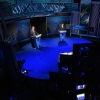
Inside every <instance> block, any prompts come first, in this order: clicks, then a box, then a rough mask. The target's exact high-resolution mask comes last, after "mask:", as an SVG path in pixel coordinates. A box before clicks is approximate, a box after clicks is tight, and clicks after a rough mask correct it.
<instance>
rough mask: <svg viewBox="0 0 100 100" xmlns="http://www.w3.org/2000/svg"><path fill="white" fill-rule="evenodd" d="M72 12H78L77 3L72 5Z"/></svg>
mask: <svg viewBox="0 0 100 100" xmlns="http://www.w3.org/2000/svg"><path fill="white" fill-rule="evenodd" d="M71 10H72V12H74V11H75V12H76V11H79V8H78V3H72V9H71Z"/></svg>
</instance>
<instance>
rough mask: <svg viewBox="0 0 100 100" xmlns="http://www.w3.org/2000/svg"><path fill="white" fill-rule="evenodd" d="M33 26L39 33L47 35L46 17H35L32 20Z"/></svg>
mask: <svg viewBox="0 0 100 100" xmlns="http://www.w3.org/2000/svg"><path fill="white" fill-rule="evenodd" d="M30 24H31V26H35V29H36V31H37V32H38V33H40V34H43V35H45V34H46V17H34V18H31V19H30Z"/></svg>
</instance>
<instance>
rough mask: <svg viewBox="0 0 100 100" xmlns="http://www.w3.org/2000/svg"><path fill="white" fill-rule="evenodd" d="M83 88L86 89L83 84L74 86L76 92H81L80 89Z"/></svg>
mask: <svg viewBox="0 0 100 100" xmlns="http://www.w3.org/2000/svg"><path fill="white" fill-rule="evenodd" d="M85 88H86V85H85V84H80V85H76V90H81V89H85Z"/></svg>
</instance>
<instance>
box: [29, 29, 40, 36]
mask: <svg viewBox="0 0 100 100" xmlns="http://www.w3.org/2000/svg"><path fill="white" fill-rule="evenodd" d="M34 32H35V33H34ZM35 35H38V33H37V32H36V31H32V30H30V36H34V37H35Z"/></svg>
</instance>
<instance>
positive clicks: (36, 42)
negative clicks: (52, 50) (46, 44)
mask: <svg viewBox="0 0 100 100" xmlns="http://www.w3.org/2000/svg"><path fill="white" fill-rule="evenodd" d="M30 35H31V40H32V46H33V45H34V46H33V47H34V48H36V49H39V47H40V38H41V37H37V36H38V35H39V33H37V32H36V30H35V27H34V26H32V28H31V31H30ZM33 40H34V41H33ZM33 42H34V43H33Z"/></svg>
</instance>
